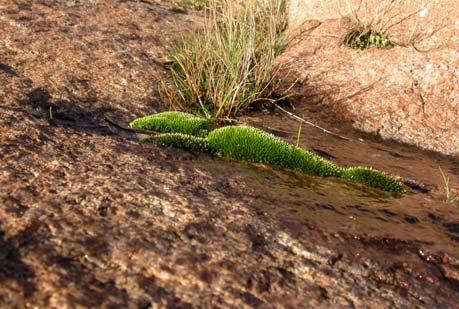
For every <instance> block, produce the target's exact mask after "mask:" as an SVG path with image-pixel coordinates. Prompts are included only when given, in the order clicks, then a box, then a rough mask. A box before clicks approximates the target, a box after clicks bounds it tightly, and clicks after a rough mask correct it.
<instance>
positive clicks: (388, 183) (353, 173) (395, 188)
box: [342, 167, 405, 193]
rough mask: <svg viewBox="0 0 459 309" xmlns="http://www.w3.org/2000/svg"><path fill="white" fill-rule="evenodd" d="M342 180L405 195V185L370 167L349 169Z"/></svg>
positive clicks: (344, 170) (345, 170)
mask: <svg viewBox="0 0 459 309" xmlns="http://www.w3.org/2000/svg"><path fill="white" fill-rule="evenodd" d="M342 178H345V179H349V180H351V181H353V182H357V183H362V184H365V185H367V186H370V187H373V188H378V189H381V190H384V191H388V192H395V193H403V192H404V191H405V189H404V187H403V185H402V184H401V183H400V182H399V181H398V180H397V179H395V178H394V177H392V176H390V175H387V174H386V173H384V172H381V171H378V170H375V169H372V168H369V167H349V168H346V169H343V175H342Z"/></svg>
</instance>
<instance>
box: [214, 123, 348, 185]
mask: <svg viewBox="0 0 459 309" xmlns="http://www.w3.org/2000/svg"><path fill="white" fill-rule="evenodd" d="M208 140H209V144H210V146H211V147H212V149H213V150H214V152H218V153H220V154H221V155H222V156H225V157H229V158H233V159H237V160H243V161H249V162H256V163H266V164H271V165H277V166H281V167H284V168H288V169H295V170H300V171H302V172H304V173H307V174H310V175H316V176H325V177H327V176H334V177H339V176H340V174H341V169H340V168H339V167H337V166H336V165H335V164H333V163H332V162H330V161H327V160H325V159H323V158H321V157H319V156H317V155H316V154H313V153H311V152H309V151H306V150H304V149H301V148H298V147H295V146H293V145H290V144H288V143H286V142H284V141H283V140H281V139H280V138H278V137H275V136H274V135H271V134H268V133H266V132H264V131H261V130H259V129H256V128H252V127H246V126H240V127H236V126H230V127H223V128H219V129H216V130H214V131H212V132H210V133H209V136H208Z"/></svg>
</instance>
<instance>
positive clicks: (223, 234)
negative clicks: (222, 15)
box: [0, 0, 459, 308]
mask: <svg viewBox="0 0 459 309" xmlns="http://www.w3.org/2000/svg"><path fill="white" fill-rule="evenodd" d="M176 11H177V10H175V9H174V10H170V9H169V6H168V5H165V4H164V3H159V4H158V3H157V2H156V1H115V0H106V1H51V0H50V1H48V0H46V1H35V0H33V1H24V0H17V1H13V0H10V1H2V2H1V4H0V44H1V45H0V46H1V48H0V307H2V308H24V307H30V308H88V307H90V308H150V307H154V308H156V307H171V308H175V307H223V308H249V307H264V308H279V307H292V308H298V307H304V306H307V307H315V308H316V307H352V306H354V307H371V308H374V307H388V308H389V307H410V306H413V305H414V306H416V305H417V306H420V307H421V306H426V307H452V306H454V305H456V302H457V301H456V300H457V299H458V297H459V296H458V294H459V292H458V289H457V286H455V285H454V284H455V283H454V282H453V281H451V280H450V279H448V278H445V277H444V276H443V274H442V273H441V270H440V269H439V266H438V264H441V265H443V264H444V265H450V264H452V263H453V262H451V261H454V260H452V259H450V260H451V261H449V260H446V259H440V258H437V259H434V258H430V255H429V257H426V258H425V259H421V258H419V257H418V249H419V248H420V247H427V248H428V249H429V250H432V251H437V250H447V251H451V252H450V253H451V254H452V256H458V255H459V253H458V252H457V251H458V249H457V248H458V247H459V243H458V242H457V241H456V240H455V237H457V229H456V225H457V222H459V215H458V214H457V213H456V212H454V208H453V207H448V206H447V205H445V204H444V203H442V202H441V201H440V199H439V198H438V197H437V196H435V195H427V194H426V195H420V196H419V195H417V194H415V193H413V192H410V195H407V197H406V199H403V200H394V199H392V198H389V197H380V196H379V195H378V193H377V192H376V193H375V192H372V191H370V192H366V191H364V190H363V189H362V188H360V187H357V188H355V187H353V186H348V185H346V184H343V183H338V182H336V181H332V180H330V181H331V182H328V183H323V182H321V180H319V179H309V178H308V179H303V180H302V179H301V178H298V176H295V175H294V174H292V173H286V172H285V171H275V170H274V171H273V170H271V169H269V168H267V167H258V168H256V167H253V166H247V165H244V164H241V163H236V162H226V161H221V160H218V159H215V158H211V157H208V156H204V155H196V154H191V153H187V152H183V151H177V150H171V149H161V148H159V147H155V146H152V145H142V144H140V143H138V141H136V140H133V139H130V138H126V137H125V136H124V135H123V136H120V135H118V134H113V133H112V132H111V131H110V130H108V128H107V127H106V124H105V122H104V121H103V119H104V117H111V118H113V119H115V120H117V121H118V122H123V121H124V123H127V122H128V121H129V120H131V119H133V118H134V117H135V116H141V115H145V114H148V113H154V112H155V111H156V110H157V109H159V108H165V106H164V105H162V104H161V102H160V100H159V97H158V96H157V93H156V85H157V83H158V78H159V72H160V70H161V67H160V66H158V61H160V60H161V59H162V54H161V48H162V47H164V46H165V45H166V43H167V38H169V37H170V36H169V35H170V34H171V33H172V34H173V33H174V32H175V31H183V29H189V27H190V26H192V25H194V24H193V20H195V18H197V17H194V16H193V15H186V14H182V13H177V12H176ZM180 12H183V11H180ZM162 31H164V32H162ZM50 112H51V114H52V116H53V119H54V120H53V121H51V122H50V121H49V117H50ZM271 120H272V119H268V120H266V121H265V124H269V125H271V126H274V124H273V121H271ZM281 121H282V126H280V129H284V130H286V129H287V128H286V124H287V123H288V121H287V120H285V119H281ZM290 129H292V130H291V131H292V132H296V129H297V123H294V126H293V125H291V126H290ZM309 129H310V128H309V127H308V128H306V127H305V128H304V131H303V132H305V133H304V136H305V138H307V140H308V142H309V143H314V144H315V145H312V147H319V146H320V147H322V146H323V145H322V144H320V143H322V142H323V141H326V140H327V138H330V137H329V136H326V137H325V138H324V136H323V135H317V132H316V135H314V134H313V132H310V131H308V130H309ZM319 134H320V133H319ZM127 137H131V136H129V135H128V136H127ZM294 137H295V133H293V134H292V138H294ZM340 142H343V143H344V141H338V142H337V140H336V139H333V140H331V141H329V142H328V144H329V145H330V147H335V146H336V145H340V147H342V146H343V144H340ZM345 142H346V144H344V146H345V147H352V148H355V149H358V152H362V149H367V150H368V153H366V152H365V151H364V153H363V154H361V157H355V158H353V157H354V153H352V152H350V151H343V150H342V148H338V149H334V150H333V151H331V150H330V149H329V148H328V147H327V148H326V149H327V150H328V151H330V152H331V153H334V154H335V155H336V156H337V157H339V160H341V161H340V164H349V163H350V164H364V165H367V164H369V163H371V161H378V163H379V164H382V166H381V167H382V168H385V165H384V164H387V163H386V162H391V164H392V165H391V166H390V169H389V168H388V171H389V172H391V173H399V174H402V173H403V174H407V175H410V176H413V177H414V178H416V179H418V178H420V180H421V181H428V180H430V179H434V178H435V177H432V175H433V174H432V173H433V172H432V171H436V169H437V166H436V165H435V164H434V162H435V163H437V162H440V163H441V164H442V166H444V167H445V172H447V173H455V175H456V176H457V175H459V174H458V173H459V171H457V169H454V168H455V166H457V163H455V162H449V161H447V160H445V159H441V158H437V157H435V158H433V159H432V158H431V157H429V156H427V155H425V154H422V155H421V154H415V152H417V151H413V150H412V149H408V150H406V149H405V150H402V149H400V148H398V149H397V150H393V149H391V148H390V146H385V145H381V144H380V143H376V142H374V143H369V142H368V143H365V144H363V143H362V144H361V145H360V144H357V146H356V144H351V143H349V142H348V141H345ZM365 145H370V146H371V147H373V148H375V149H373V150H372V152H371V155H369V153H370V148H365V147H366V146H365ZM370 146H369V147H370ZM376 148H378V149H383V150H382V151H379V150H376ZM324 149H325V148H324ZM340 149H341V150H340ZM348 149H349V148H348ZM355 151H357V150H355ZM348 156H350V157H348ZM413 157H416V158H421V159H420V161H417V162H418V164H420V165H421V166H422V167H425V168H423V169H422V170H420V169H418V168H413V167H412V165H413V164H412V163H413ZM352 160H354V161H352ZM377 167H379V166H377ZM419 170H420V171H419ZM420 175H422V177H420ZM415 176H419V177H415ZM456 179H457V177H456V178H455V179H454V185H457V183H458V182H457V181H456ZM436 181H437V180H435V181H434V180H432V182H433V184H436ZM429 185H432V183H429ZM316 190H318V191H317V192H316ZM379 199H382V202H380V203H376V202H377V201H378V200H379ZM362 200H365V201H367V202H368V205H367V204H365V205H356V203H357V201H359V203H360V201H362ZM375 200H376V202H375ZM343 201H344V203H345V204H343ZM388 201H389V203H390V204H388ZM335 202H336V203H335ZM338 204H339V205H338ZM406 205H410V206H411V207H406ZM386 208H390V210H389V209H386ZM425 225H427V227H426V226H425ZM375 226H377V227H378V228H377V229H376V231H375ZM383 227H386V228H383ZM394 227H395V228H394ZM332 228H333V229H332ZM401 236H404V237H406V239H403V240H401V239H398V238H400V237H401ZM436 246H438V247H436ZM434 253H435V252H434ZM434 253H432V256H434ZM432 261H434V262H435V263H433V262H432ZM449 277H451V276H449Z"/></svg>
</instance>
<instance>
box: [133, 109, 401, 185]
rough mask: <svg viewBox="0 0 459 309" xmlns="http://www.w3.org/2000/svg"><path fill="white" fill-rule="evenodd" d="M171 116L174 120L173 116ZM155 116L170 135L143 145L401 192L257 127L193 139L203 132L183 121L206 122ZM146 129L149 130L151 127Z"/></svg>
mask: <svg viewBox="0 0 459 309" xmlns="http://www.w3.org/2000/svg"><path fill="white" fill-rule="evenodd" d="M174 114H176V115H177V117H173V115H174ZM165 115H166V116H167V117H165V118H164V117H163V116H165ZM155 116H156V117H153V116H149V117H150V118H149V119H166V120H161V121H158V122H154V123H155V127H154V129H155V130H154V131H158V132H169V133H161V134H157V135H153V136H150V137H148V138H145V139H143V140H142V141H143V142H153V143H156V144H159V145H162V146H172V147H176V148H182V149H186V150H191V151H197V152H207V153H213V154H219V155H222V156H224V157H228V158H232V159H236V160H242V161H248V162H254V163H264V164H270V165H275V166H279V167H283V168H287V169H292V170H298V171H301V172H303V173H305V174H309V175H315V176H322V177H338V178H343V179H348V180H350V181H352V182H356V183H361V184H364V185H368V186H371V187H374V188H378V189H381V190H384V191H388V192H395V193H402V192H404V187H403V185H402V184H401V183H400V182H399V181H398V180H397V179H396V178H394V177H392V176H390V175H388V174H385V173H383V172H380V171H378V170H375V169H372V168H365V167H349V168H341V167H338V166H337V165H335V164H334V163H333V162H331V161H328V160H325V159H323V158H322V157H320V156H318V155H316V154H314V153H312V152H309V151H307V150H304V149H302V148H299V147H296V146H294V145H291V144H289V143H287V142H285V141H284V140H282V139H280V138H278V137H276V136H274V135H272V134H269V133H266V132H264V131H262V130H260V129H257V128H253V127H249V126H226V127H221V128H218V129H215V130H213V131H210V132H209V133H208V135H207V137H204V135H202V136H194V135H192V134H186V133H184V132H194V133H196V132H198V133H202V131H198V130H188V129H187V130H184V129H183V126H184V125H183V123H182V122H185V123H186V122H187V121H190V119H192V120H194V121H196V119H194V118H198V120H202V121H206V120H205V119H203V118H199V117H196V116H193V115H190V114H184V113H180V112H166V113H161V114H157V115H155ZM141 119H142V118H141ZM134 122H135V121H134ZM198 122H199V121H198ZM142 128H145V127H142ZM148 128H150V129H151V127H148ZM174 128H178V130H180V131H178V132H174V131H173V130H174Z"/></svg>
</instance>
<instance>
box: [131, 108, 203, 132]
mask: <svg viewBox="0 0 459 309" xmlns="http://www.w3.org/2000/svg"><path fill="white" fill-rule="evenodd" d="M210 124H211V122H210V121H209V120H207V119H204V118H200V117H196V116H194V115H192V114H188V113H182V112H164V113H159V114H154V115H150V116H146V117H142V118H138V119H135V120H134V121H132V122H131V123H130V124H129V127H131V128H133V129H141V130H149V131H156V132H161V133H183V134H189V135H195V136H200V135H205V133H207V132H206V130H207V129H208V128H209V127H210Z"/></svg>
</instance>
